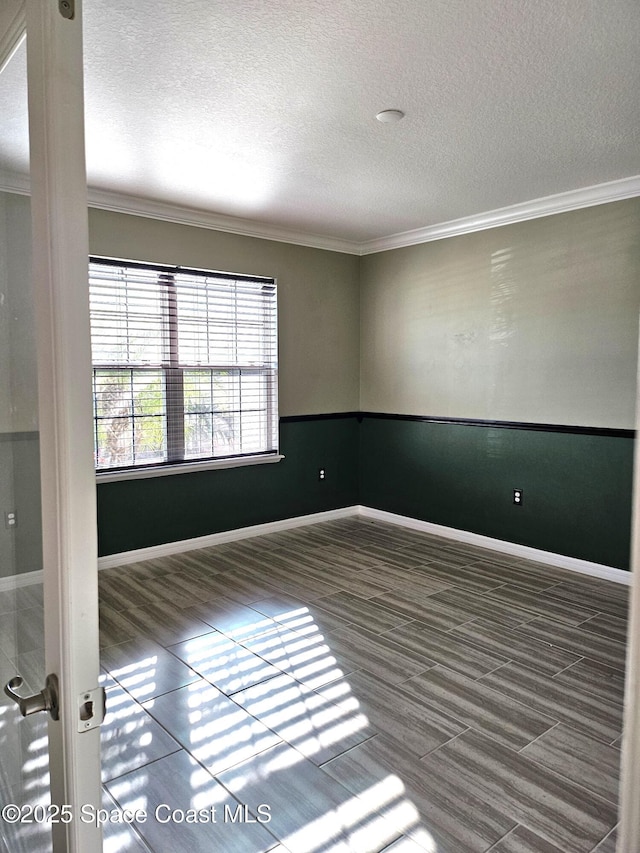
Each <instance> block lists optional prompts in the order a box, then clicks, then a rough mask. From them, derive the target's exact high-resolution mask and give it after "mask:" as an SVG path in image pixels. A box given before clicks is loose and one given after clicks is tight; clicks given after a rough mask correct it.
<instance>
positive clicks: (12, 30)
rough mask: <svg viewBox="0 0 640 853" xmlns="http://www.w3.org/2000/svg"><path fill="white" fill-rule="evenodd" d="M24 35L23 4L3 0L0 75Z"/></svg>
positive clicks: (15, 0) (0, 33)
mask: <svg viewBox="0 0 640 853" xmlns="http://www.w3.org/2000/svg"><path fill="white" fill-rule="evenodd" d="M26 35H27V31H26V20H25V8H24V3H23V2H21V0H3V5H2V8H0V74H1V73H2V71H3V70H4V69H5V67H6V66H7V65H8V64H9V62H11V58H12V57H13V55H14V54H15V52H16V51H17V50H18V48H19V47H20V45H21V44H22V42H23V41H24V40H25V38H26Z"/></svg>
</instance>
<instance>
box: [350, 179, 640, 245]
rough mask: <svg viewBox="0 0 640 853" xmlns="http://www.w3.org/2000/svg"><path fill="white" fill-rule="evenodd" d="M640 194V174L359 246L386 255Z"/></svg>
mask: <svg viewBox="0 0 640 853" xmlns="http://www.w3.org/2000/svg"><path fill="white" fill-rule="evenodd" d="M639 195H640V175H633V176H632V177H629V178H622V179H620V180H618V181H609V182H608V183H605V184H596V185H595V186H592V187H584V188H583V189H579V190H570V191H569V192H564V193H556V194H555V195H549V196H545V197H544V198H536V199H532V200H531V201H525V202H522V203H520V204H512V205H510V206H509V207H500V208H498V209H497V210H488V211H485V212H484V213H478V214H476V215H474V216H464V217H462V218H461V219H453V220H451V221H450V222H441V223H439V224H437V225H428V226H427V227H426V228H416V229H415V230H413V231H403V232H402V233H400V234H391V235H390V236H389V237H380V238H379V239H377V240H369V241H367V242H365V243H360V246H359V249H360V252H359V254H360V255H371V254H373V253H374V252H385V251H388V250H389V249H401V248H403V247H404V246H415V245H417V244H418V243H428V242H430V241H432V240H444V239H445V238H447V237H457V236H459V235H460V234H471V233H472V232H474V231H486V230H487V229H488V228H499V227H500V226H502V225H512V224H514V223H516V222H526V221H527V220H528V219H539V218H541V217H543V216H552V215H553V214H556V213H568V212H569V211H571V210H580V209H582V208H583V207H594V206H595V205H598V204H608V203H609V202H612V201H621V200H622V199H625V198H635V197H636V196H639Z"/></svg>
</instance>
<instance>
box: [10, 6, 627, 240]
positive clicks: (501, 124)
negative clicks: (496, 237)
mask: <svg viewBox="0 0 640 853" xmlns="http://www.w3.org/2000/svg"><path fill="white" fill-rule="evenodd" d="M84 18H85V53H86V116H87V166H88V173H89V183H90V185H91V186H92V187H95V188H97V189H101V190H109V191H112V192H117V193H121V194H127V195H132V196H138V197H144V198H148V199H152V200H155V201H161V202H168V203H173V204H179V205H182V206H188V207H193V208H199V209H203V210H207V211H211V212H213V213H216V214H221V215H227V216H234V217H242V218H247V219H250V220H254V221H259V222H263V223H265V224H267V225H271V226H280V227H283V228H289V229H293V230H296V231H299V232H305V233H308V234H315V235H325V236H333V237H339V238H342V239H345V240H350V241H356V242H362V241H367V240H372V239H376V238H380V237H383V236H386V235H390V234H396V233H398V232H404V231H407V230H411V229H416V228H423V227H425V226H429V225H433V224H436V223H441V222H447V221H449V220H453V219H457V218H459V217H464V216H470V215H473V214H477V213H481V212H483V211H487V210H494V209H496V208H501V207H504V206H507V205H513V204H516V203H519V202H524V201H527V200H529V199H536V198H540V197H543V196H547V195H551V194H555V193H560V192H565V191H569V190H574V189H577V188H581V187H587V186H591V185H594V184H600V183H604V182H608V181H612V180H616V179H619V178H624V177H627V176H630V175H637V174H639V173H640V98H639V97H638V92H639V91H640V85H639V84H640V50H639V49H638V45H639V44H640V3H638V0H605V2H603V0H394V2H385V1H384V0H340V2H338V0H269V2H265V0H233V2H231V0H218V2H211V0H182V2H181V3H177V4H176V3H169V2H167V0H135V2H134V0H129V2H112V1H111V2H107V0H84ZM23 61H24V58H23V56H21V55H18V56H17V57H16V59H15V60H14V62H13V66H14V67H11V65H10V66H9V69H8V70H7V71H6V72H5V74H3V75H2V77H0V115H1V116H2V120H1V121H0V168H4V169H6V170H9V171H15V170H20V168H21V163H22V162H23V160H24V148H23V145H22V139H23V138H24V135H25V127H26V116H25V115H24V112H23V99H21V98H20V97H18V96H17V95H16V93H17V92H18V90H19V89H20V85H21V75H22V63H23ZM387 108H399V109H401V110H403V111H404V112H405V113H406V118H405V119H404V120H403V121H401V122H400V123H398V124H381V123H379V122H377V121H376V120H375V114H376V113H377V112H379V111H380V110H382V109H387Z"/></svg>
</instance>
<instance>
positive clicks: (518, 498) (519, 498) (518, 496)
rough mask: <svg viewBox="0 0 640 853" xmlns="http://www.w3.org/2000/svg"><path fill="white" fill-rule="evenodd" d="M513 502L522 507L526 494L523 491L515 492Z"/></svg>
mask: <svg viewBox="0 0 640 853" xmlns="http://www.w3.org/2000/svg"><path fill="white" fill-rule="evenodd" d="M513 502H514V504H515V505H516V506H522V504H523V502H524V492H523V491H522V489H514V490H513Z"/></svg>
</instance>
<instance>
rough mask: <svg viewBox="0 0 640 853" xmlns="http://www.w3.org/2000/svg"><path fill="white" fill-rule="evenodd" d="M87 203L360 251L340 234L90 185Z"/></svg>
mask: <svg viewBox="0 0 640 853" xmlns="http://www.w3.org/2000/svg"><path fill="white" fill-rule="evenodd" d="M89 206H90V207H97V208H99V209H100V210H113V211H114V212H116V213H129V214H131V215H132V216H146V217H148V218H149V219H161V220H163V221H164V222H175V223H177V224H179V225H196V226H197V227H198V228H211V229H212V230H214V231H226V232H227V233H229V234H240V235H242V236H244V237H257V238H259V239H261V240H275V241H276V242H277V243H292V244H293V245H297V246H308V247H309V248H311V249H327V250H328V251H330V252H343V253H346V254H349V255H358V254H360V246H359V244H358V243H355V242H353V241H351V240H343V239H342V238H340V237H330V236H324V235H322V234H308V233H305V232H304V231H297V230H295V229H292V228H284V227H283V226H281V225H271V224H270V223H268V222H260V221H258V220H255V219H242V218H240V217H238V216H225V215H223V214H220V213H212V212H211V211H208V210H199V209H197V208H193V207H183V206H181V205H177V204H168V203H167V202H162V201H153V200H152V199H146V198H138V197H136V196H129V195H124V194H120V193H114V192H108V191H106V190H97V189H92V188H91V187H90V188H89Z"/></svg>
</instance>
